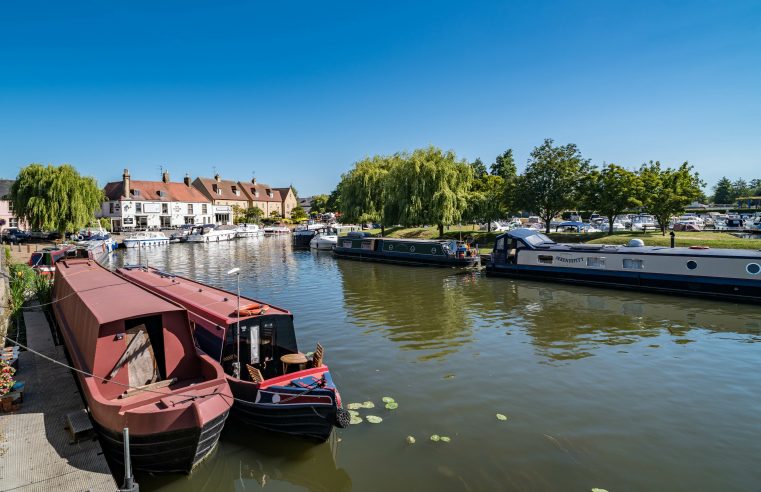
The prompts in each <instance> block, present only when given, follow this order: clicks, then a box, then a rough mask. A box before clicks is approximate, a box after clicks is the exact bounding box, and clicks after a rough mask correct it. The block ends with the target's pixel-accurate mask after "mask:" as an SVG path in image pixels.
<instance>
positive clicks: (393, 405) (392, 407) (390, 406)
mask: <svg viewBox="0 0 761 492" xmlns="http://www.w3.org/2000/svg"><path fill="white" fill-rule="evenodd" d="M386 408H388V409H389V410H396V409H397V408H399V404H398V403H397V402H395V401H391V402H388V403H386Z"/></svg>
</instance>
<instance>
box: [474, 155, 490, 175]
mask: <svg viewBox="0 0 761 492" xmlns="http://www.w3.org/2000/svg"><path fill="white" fill-rule="evenodd" d="M470 168H471V169H473V178H475V179H483V178H484V177H485V176H486V175H487V174H489V172H488V171H487V170H486V164H484V163H483V161H481V158H480V157H476V160H475V161H473V162H471V163H470Z"/></svg>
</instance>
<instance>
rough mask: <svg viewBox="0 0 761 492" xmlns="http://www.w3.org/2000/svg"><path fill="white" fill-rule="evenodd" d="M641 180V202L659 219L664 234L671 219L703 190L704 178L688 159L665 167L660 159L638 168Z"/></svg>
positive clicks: (682, 210) (681, 211)
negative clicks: (695, 170)
mask: <svg viewBox="0 0 761 492" xmlns="http://www.w3.org/2000/svg"><path fill="white" fill-rule="evenodd" d="M639 176H640V179H641V180H642V185H643V186H642V198H641V200H642V204H643V205H644V207H645V210H647V212H648V213H649V214H651V215H653V216H654V217H655V218H656V219H657V220H658V225H659V226H660V228H661V233H662V234H663V235H664V236H665V235H666V229H667V228H668V224H669V220H670V219H671V217H673V216H674V215H678V214H681V213H683V212H684V208H685V207H686V206H687V205H689V204H690V203H691V202H692V201H693V200H695V199H696V198H697V197H698V196H700V193H701V187H702V186H703V182H702V181H701V180H700V175H699V174H698V173H697V172H694V171H693V168H692V166H690V165H689V163H687V162H685V163H684V164H682V165H681V166H679V168H678V169H671V168H668V169H662V168H661V163H660V162H658V161H656V162H653V161H650V162H649V163H648V164H644V165H643V166H642V167H641V168H640V170H639Z"/></svg>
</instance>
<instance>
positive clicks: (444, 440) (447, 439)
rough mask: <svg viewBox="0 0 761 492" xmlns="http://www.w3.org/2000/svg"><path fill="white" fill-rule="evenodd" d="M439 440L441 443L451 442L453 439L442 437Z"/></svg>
mask: <svg viewBox="0 0 761 492" xmlns="http://www.w3.org/2000/svg"><path fill="white" fill-rule="evenodd" d="M439 439H441V442H449V441H451V439H450V438H448V437H447V436H441V437H440V438H439Z"/></svg>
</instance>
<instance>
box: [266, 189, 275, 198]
mask: <svg viewBox="0 0 761 492" xmlns="http://www.w3.org/2000/svg"><path fill="white" fill-rule="evenodd" d="M267 196H268V197H270V198H272V197H273V196H275V194H274V193H273V192H272V190H270V189H268V190H267Z"/></svg>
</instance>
